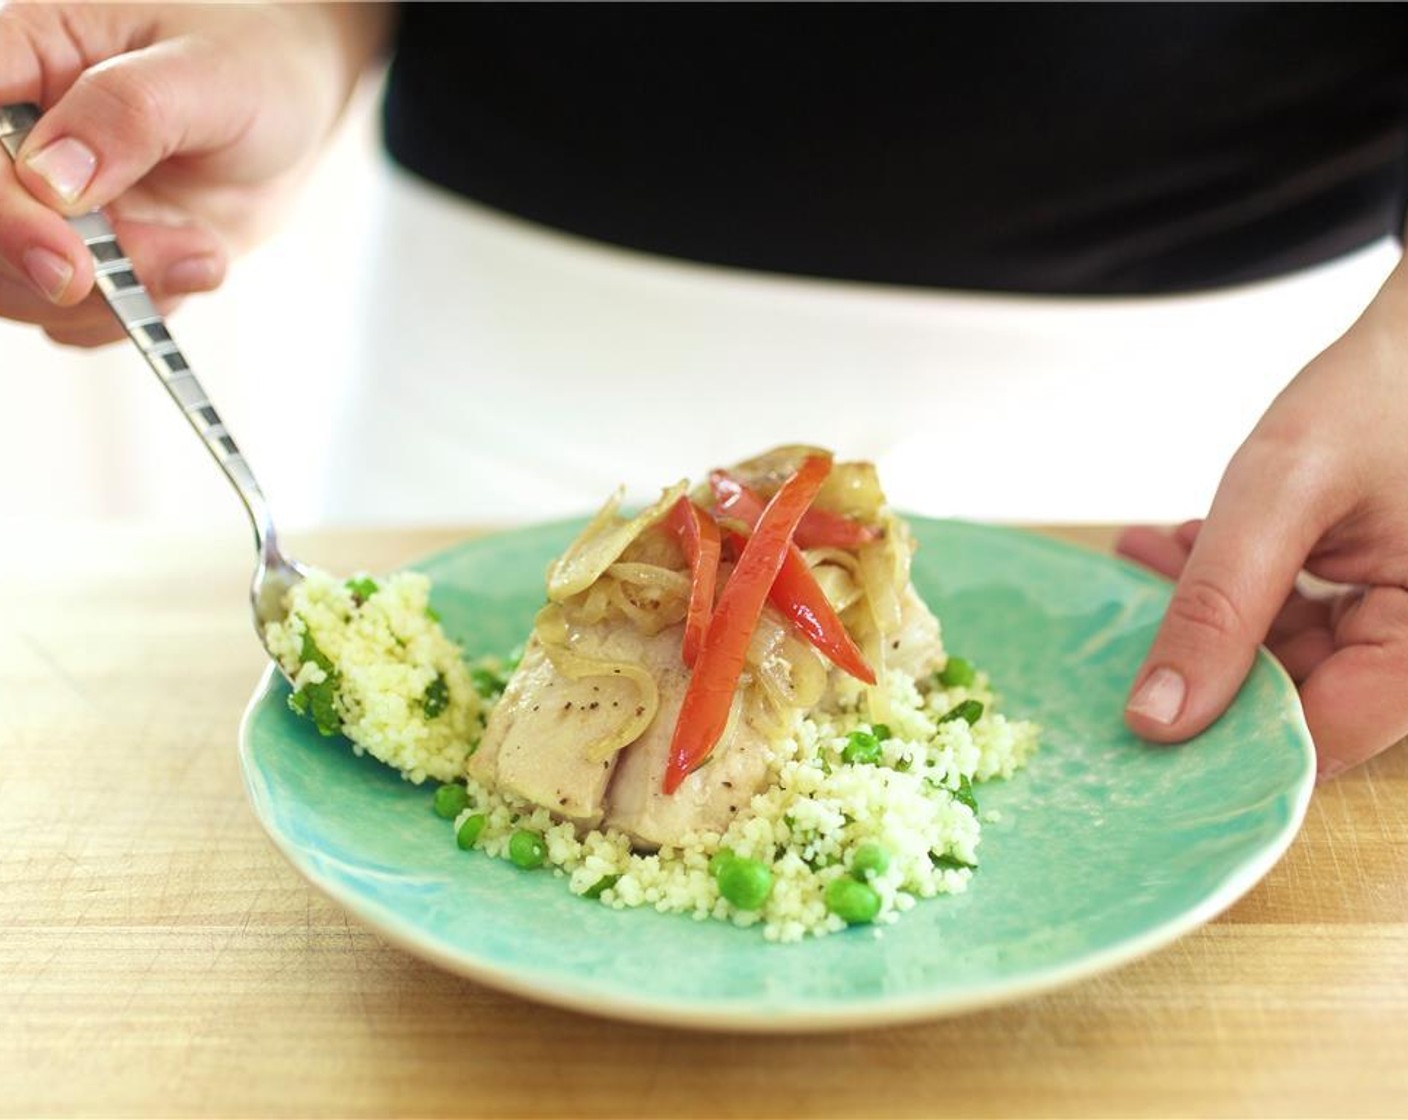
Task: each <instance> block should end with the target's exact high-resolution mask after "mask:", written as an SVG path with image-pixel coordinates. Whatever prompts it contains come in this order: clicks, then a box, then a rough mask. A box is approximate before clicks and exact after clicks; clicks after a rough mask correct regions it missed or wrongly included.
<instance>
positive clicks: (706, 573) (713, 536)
mask: <svg viewBox="0 0 1408 1120" xmlns="http://www.w3.org/2000/svg"><path fill="white" fill-rule="evenodd" d="M670 528H671V529H673V530H674V532H675V535H676V536H678V537H679V539H680V547H681V548H682V549H684V555H685V559H686V560H688V561H689V613H688V614H687V615H686V616H685V620H684V663H685V664H686V665H688V666H689V667H690V668H691V669H692V668H694V662H695V660H696V658H697V657H698V656H699V647H700V645H702V644H703V642H704V633H705V630H706V629H707V627H708V625H709V615H710V614H712V613H713V610H714V583H715V581H716V580H717V579H718V575H719V548H720V544H719V523H718V522H717V521H715V520H714V519H713V518H712V517H710V516H709V514H707V513H706V512H705V511H704V510H702V509H700V508H699V507H698V506H697V505H695V504H694V503H693V502H691V501H690V500H689V499H688V498H685V497H682V498H680V500H679V501H677V502H676V503H675V504H674V506H673V507H672V508H671V510H670Z"/></svg>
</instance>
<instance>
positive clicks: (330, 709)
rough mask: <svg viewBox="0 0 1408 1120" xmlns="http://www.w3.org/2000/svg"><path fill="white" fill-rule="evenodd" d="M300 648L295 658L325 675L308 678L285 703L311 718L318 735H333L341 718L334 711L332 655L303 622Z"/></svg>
mask: <svg viewBox="0 0 1408 1120" xmlns="http://www.w3.org/2000/svg"><path fill="white" fill-rule="evenodd" d="M304 627H305V628H304V631H303V647H302V649H300V650H299V653H298V659H299V660H300V661H301V662H302V663H303V664H305V665H307V664H309V663H311V664H314V665H316V666H318V668H320V669H321V670H322V671H323V672H324V673H325V674H326V675H325V676H324V677H323V679H322V680H320V681H317V682H316V683H315V682H312V681H310V682H309V683H307V684H305V685H303V686H302V687H301V688H299V689H298V691H297V692H295V693H294V694H293V695H292V696H290V697H289V698H288V706H289V707H290V708H292V709H293V710H294V711H295V712H297V713H298V714H299V715H301V716H307V717H308V718H309V719H311V720H312V721H313V725H314V726H315V727H316V728H317V729H318V734H319V735H325V736H333V735H336V734H337V733H338V732H339V731H341V730H342V717H341V716H340V715H338V713H337V688H338V684H339V683H340V677H339V675H338V672H337V670H336V669H335V668H334V667H333V663H332V658H330V657H329V656H328V655H327V654H325V653H324V652H323V651H322V650H321V649H319V648H318V643H317V642H316V641H314V639H313V634H312V632H311V631H309V630H308V629H307V623H306V622H305V623H304Z"/></svg>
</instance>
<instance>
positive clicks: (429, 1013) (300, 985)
mask: <svg viewBox="0 0 1408 1120" xmlns="http://www.w3.org/2000/svg"><path fill="white" fill-rule="evenodd" d="M6 535H7V537H8V538H9V539H8V540H7V541H6V549H5V553H6V555H5V557H4V559H3V561H0V767H3V769H0V928H3V936H0V1114H3V1115H7V1116H32V1115H104V1116H119V1115H120V1116H133V1115H136V1116H152V1115H170V1116H186V1115H215V1116H250V1115H328V1114H336V1115H347V1116H354V1115H355V1116H361V1115H383V1116H407V1117H410V1116H428V1115H451V1114H460V1113H465V1114H488V1115H498V1116H514V1115H555V1116H580V1117H597V1116H625V1115H630V1116H665V1115H686V1114H688V1115H708V1116H752V1115H784V1114H786V1115H793V1114H807V1115H813V1114H815V1115H851V1116H874V1115H936V1114H950V1113H958V1114H965V1115H1000V1114H1003V1115H1005V1114H1012V1113H1018V1114H1033V1115H1035V1114H1042V1115H1054V1114H1059V1115H1075V1116H1094V1115H1121V1116H1131V1115H1147V1114H1155V1115H1169V1114H1179V1115H1192V1114H1196V1115H1208V1116H1212V1115H1256V1116H1302V1115H1304V1116H1310V1115H1316V1116H1328V1115H1349V1114H1354V1115H1367V1114H1375V1115H1386V1114H1397V1115H1404V1114H1408V752H1405V749H1404V748H1403V747H1401V746H1400V747H1399V748H1397V749H1396V750H1394V751H1392V752H1390V753H1389V754H1388V755H1386V756H1384V757H1382V758H1380V759H1379V760H1378V761H1376V762H1374V763H1373V764H1371V765H1369V766H1367V767H1365V768H1363V769H1361V770H1359V771H1357V772H1355V773H1352V774H1350V775H1348V776H1347V777H1345V778H1343V779H1341V780H1340V781H1338V782H1335V783H1334V784H1332V785H1330V786H1328V787H1324V788H1322V789H1320V790H1318V791H1317V793H1316V796H1315V798H1314V801H1313V802H1312V804H1311V807H1310V813H1309V817H1308V819H1307V821H1306V824H1305V828H1304V830H1303V831H1302V832H1301V834H1300V836H1299V838H1298V839H1297V840H1296V842H1295V844H1294V845H1293V847H1292V848H1291V850H1290V852H1289V854H1288V855H1287V856H1286V858H1285V859H1284V860H1283V861H1282V862H1281V863H1280V865H1279V866H1277V867H1276V868H1275V869H1274V870H1273V871H1272V872H1271V873H1270V875H1268V876H1267V877H1266V879H1265V880H1264V881H1263V882H1262V883H1261V884H1260V885H1259V886H1258V887H1257V888H1256V889H1255V890H1253V891H1252V892H1251V894H1250V895H1248V896H1247V897H1246V898H1245V899H1244V900H1243V901H1241V902H1240V903H1238V904H1237V905H1236V906H1234V907H1233V908H1232V909H1231V910H1230V911H1229V912H1228V913H1226V914H1225V915H1223V916H1222V917H1221V918H1220V919H1218V920H1217V921H1215V922H1213V923H1212V924H1211V925H1209V926H1207V927H1205V928H1204V929H1202V930H1201V931H1199V932H1197V933H1195V934H1193V935H1191V936H1189V937H1185V938H1184V939H1182V940H1181V941H1179V942H1177V943H1176V944H1174V945H1173V946H1172V947H1170V948H1167V949H1165V950H1163V951H1161V952H1159V953H1157V954H1155V955H1154V956H1152V957H1149V958H1146V959H1144V960H1142V961H1139V962H1137V963H1134V964H1132V965H1129V966H1127V967H1125V968H1123V969H1120V970H1119V971H1117V972H1114V973H1111V974H1108V975H1106V976H1103V977H1100V978H1097V979H1094V980H1091V981H1088V982H1085V983H1082V984H1079V985H1077V986H1075V987H1072V988H1069V989H1066V990H1063V991H1059V992H1057V993H1054V994H1051V995H1048V996H1045V997H1043V998H1040V999H1035V1000H1032V1001H1030V1002H1027V1003H1022V1004H1017V1005H1014V1006H1010V1007H1005V1008H1001V1009H997V1010H992V1011H987V1012H982V1013H978V1014H972V1015H968V1016H964V1017H961V1018H956V1019H951V1020H946V1021H939V1022H934V1023H930V1024H922V1025H915V1026H906V1027H902V1028H893V1029H886V1030H876V1031H869V1032H855V1033H849V1034H837V1035H821V1036H795V1037H753V1036H742V1035H738V1036H730V1035H708V1034H691V1033H688V1032H683V1031H675V1030H665V1029H652V1028H649V1027H644V1026H633V1025H625V1024H617V1023H611V1022H607V1021H600V1020H596V1019H592V1018H589V1017H585V1016H582V1015H577V1014H572V1013H569V1012H564V1011H558V1010H553V1009H550V1008H545V1007H540V1006H536V1005H534V1004H531V1003H526V1002H523V1001H521V1000H519V999H516V998H513V997H510V996H505V995H500V994H498V993H497V992H494V991H490V990H488V989H485V988H482V987H479V986H477V985H475V984H473V983H470V982H469V981H465V980H460V979H457V978H456V977H453V976H450V975H447V974H445V973H443V972H440V971H438V970H437V969H435V968H433V967H431V966H430V965H426V964H422V963H420V962H419V961H418V960H415V959H413V958H411V957H408V956H406V955H405V954H403V953H401V952H399V951H398V950H396V949H392V948H390V947H388V946H386V945H384V944H383V943H381V942H380V941H379V940H378V939H377V938H376V937H375V936H374V935H372V934H371V933H369V932H367V931H365V930H363V929H361V928H359V927H358V926H356V925H354V924H353V923H351V922H350V921H349V920H348V919H347V918H345V917H344V916H343V914H342V912H341V911H339V910H338V909H337V908H336V907H334V906H333V905H332V904H330V903H328V902H326V901H324V899H323V898H322V897H321V896H320V895H318V894H316V893H315V892H314V891H312V890H311V889H310V888H309V887H308V886H306V885H305V884H304V882H303V881H302V880H301V879H300V878H299V877H298V876H297V875H296V874H295V873H294V872H293V871H292V870H291V869H290V868H289V867H288V866H287V865H286V864H285V863H284V861H283V859H282V858H281V857H280V856H279V855H278V854H277V853H276V852H275V851H274V849H273V847H272V846H271V845H270V844H269V842H268V841H267V840H266V839H265V837H264V835H263V833H262V832H261V831H260V829H259V827H258V826H257V825H256V824H255V821H254V817H253V815H252V813H251V811H250V809H249V807H248V805H247V804H246V802H245V795H244V792H243V790H242V787H241V782H240V778H239V774H238V769H237V762H236V752H235V749H234V743H235V735H236V727H237V724H238V722H239V718H240V713H241V710H242V709H243V706H244V703H245V700H246V699H247V697H248V695H249V694H250V692H251V690H252V688H253V686H254V683H255V681H256V680H257V679H258V676H259V673H260V669H261V667H262V660H261V658H262V652H261V650H260V648H259V646H258V645H257V644H256V642H255V640H254V635H253V633H252V631H251V630H250V624H249V618H248V614H247V609H246V607H245V600H244V594H245V583H246V580H247V578H248V574H249V570H250V555H251V550H250V545H249V540H248V539H247V535H246V534H245V533H244V532H243V531H242V527H240V526H231V527H230V528H229V530H228V531H227V532H222V533H221V534H219V535H217V536H215V537H208V538H206V539H203V540H201V539H196V538H194V537H191V536H189V535H187V536H180V535H171V534H168V535H162V534H158V533H155V532H151V531H137V530H132V529H120V528H113V527H108V528H97V527H89V528H77V529H68V530H46V531H44V532H42V533H40V532H35V533H32V534H30V535H29V536H28V540H29V541H30V550H29V552H28V554H27V555H26V554H24V553H18V554H17V551H18V546H17V543H16V542H17V541H20V540H22V539H24V538H22V537H21V536H20V535H19V534H18V533H13V532H11V533H7V534H6ZM1064 535H1066V536H1068V537H1071V538H1073V539H1076V540H1079V541H1082V542H1085V543H1088V544H1092V545H1094V546H1096V547H1104V546H1107V545H1108V541H1109V534H1108V532H1104V531H1101V530H1066V531H1065V534H1064ZM456 536H457V534H454V533H448V532H437V533H431V532H417V533H403V534H388V533H344V534H316V535H308V536H305V537H304V538H301V539H296V540H295V541H294V542H293V544H294V546H295V551H296V552H297V553H298V554H299V555H300V556H305V557H306V558H308V559H311V560H314V561H315V562H318V563H320V564H324V565H327V566H329V567H332V568H336V569H350V568H352V567H357V566H365V567H370V568H374V569H378V568H380V569H385V568H389V567H392V566H394V565H396V564H397V563H400V562H403V561H406V560H409V559H411V558H414V557H415V556H417V555H419V554H421V553H423V552H426V551H428V550H430V549H431V548H433V547H437V546H439V545H442V544H445V543H448V542H450V541H451V540H453V539H455V538H456Z"/></svg>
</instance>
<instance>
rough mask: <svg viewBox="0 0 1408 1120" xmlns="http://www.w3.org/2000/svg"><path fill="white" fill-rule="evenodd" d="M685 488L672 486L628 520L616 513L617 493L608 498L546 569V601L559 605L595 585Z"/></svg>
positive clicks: (619, 504)
mask: <svg viewBox="0 0 1408 1120" xmlns="http://www.w3.org/2000/svg"><path fill="white" fill-rule="evenodd" d="M688 485H689V484H688V483H687V482H677V483H675V485H674V486H671V487H670V488H669V489H668V490H666V491H664V493H662V494H661V495H660V500H659V501H657V502H656V503H655V504H654V505H651V506H647V507H646V508H645V509H643V510H641V511H640V512H639V513H638V514H636V515H635V516H634V517H632V518H630V519H629V520H627V519H625V518H623V517H621V516H619V515H618V513H617V510H619V509H620V507H621V491H620V490H618V491H616V493H615V494H613V495H611V497H610V499H609V500H608V501H607V503H606V504H605V505H604V506H602V507H601V510H600V511H599V512H598V513H597V515H596V516H595V517H593V518H592V520H591V522H590V524H588V525H587V527H586V528H585V529H583V530H582V532H581V534H580V535H579V536H578V537H577V539H576V540H574V541H573V542H572V543H571V544H570V545H568V546H567V551H566V552H564V553H563V554H562V555H561V556H559V557H558V558H557V560H556V561H555V562H554V563H553V565H552V567H551V568H549V569H548V598H549V599H550V600H551V601H552V602H554V603H560V602H562V601H563V600H564V599H570V598H571V597H572V596H573V595H576V594H577V593H578V592H581V591H585V590H586V589H587V588H588V587H590V586H591V585H592V584H593V583H595V582H596V581H597V580H598V579H599V578H600V577H601V574H602V573H603V572H605V571H606V569H607V568H609V567H611V565H612V564H614V563H615V562H616V561H617V560H618V559H620V556H621V553H623V552H625V551H626V549H627V547H628V546H629V545H630V543H631V542H632V541H633V540H635V539H636V537H638V536H640V534H641V533H643V532H644V531H645V530H646V529H648V528H649V527H650V526H651V525H654V524H655V523H656V522H657V521H659V520H660V519H661V518H662V517H664V516H665V515H666V514H667V513H669V512H670V507H671V506H672V505H674V504H675V502H676V501H677V500H678V499H679V496H680V495H681V494H683V493H684V492H685V490H686V489H687V488H688Z"/></svg>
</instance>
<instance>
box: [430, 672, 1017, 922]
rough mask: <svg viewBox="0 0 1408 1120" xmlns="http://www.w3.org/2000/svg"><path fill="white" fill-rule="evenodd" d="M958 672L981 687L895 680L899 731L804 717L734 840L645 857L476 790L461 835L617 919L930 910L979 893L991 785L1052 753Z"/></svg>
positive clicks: (852, 719) (459, 823) (973, 676)
mask: <svg viewBox="0 0 1408 1120" xmlns="http://www.w3.org/2000/svg"><path fill="white" fill-rule="evenodd" d="M950 667H951V669H952V670H953V671H952V672H950V673H949V678H950V679H951V680H953V681H963V682H965V683H961V684H959V683H954V684H945V683H943V676H944V674H943V673H940V674H938V675H937V676H936V677H935V678H933V679H932V680H930V681H925V682H915V681H914V680H913V679H912V678H909V677H906V676H904V675H902V674H898V673H895V674H891V676H890V678H889V681H890V693H891V707H890V723H889V724H887V725H883V726H877V725H875V724H873V723H871V722H869V721H868V720H866V719H864V718H863V717H862V716H861V714H860V713H859V711H852V712H850V713H847V714H841V715H837V716H832V717H828V718H818V719H811V718H809V719H806V720H803V721H802V723H801V726H800V729H799V733H798V734H797V735H795V736H794V737H792V738H789V739H787V740H785V741H783V742H782V743H780V744H778V745H777V749H776V752H775V755H774V757H773V758H772V760H771V767H770V769H771V780H770V781H769V783H768V788H767V789H765V790H764V791H763V792H762V793H760V794H757V795H755V796H754V797H753V798H752V799H751V801H750V803H749V804H748V805H746V806H745V807H743V808H742V809H741V810H740V812H739V813H738V815H737V816H736V817H735V818H734V820H733V822H732V823H731V824H730V825H729V827H728V828H727V830H726V831H725V832H723V833H722V834H719V833H703V834H699V835H696V836H693V837H690V838H688V840H687V842H685V843H683V844H681V845H679V846H676V847H666V848H661V849H660V850H659V851H657V852H651V853H641V852H636V851H634V850H633V847H632V843H631V839H630V837H628V836H627V835H625V834H624V833H622V832H620V831H618V830H615V829H605V830H601V829H592V830H590V831H588V832H586V833H585V834H579V831H578V830H577V829H575V828H574V827H573V826H572V825H571V824H570V823H567V822H564V821H559V820H556V819H554V818H553V816H552V815H551V814H550V813H549V812H548V811H547V810H546V809H543V808H541V807H539V806H534V805H531V804H527V803H525V802H522V801H520V800H517V799H515V798H512V797H509V796H506V795H504V794H503V793H501V792H499V791H495V790H492V789H488V788H485V787H484V786H482V785H480V784H479V783H477V782H475V781H474V780H473V779H470V780H469V781H468V786H467V790H466V794H467V797H466V800H465V803H464V806H463V808H461V809H460V811H459V813H458V814H457V816H456V818H455V822H454V823H455V828H456V832H457V835H458V836H459V837H461V838H462V846H466V847H477V848H480V849H482V850H483V851H485V852H487V853H488V854H489V855H491V856H495V857H502V858H505V859H511V860H513V862H515V863H519V864H520V865H521V866H530V867H537V866H544V867H548V868H551V869H553V871H554V872H555V873H557V874H559V875H562V876H564V877H566V878H567V880H568V887H569V888H570V889H571V890H572V891H573V892H574V893H576V894H579V895H586V896H588V897H592V898H599V899H600V901H601V902H602V903H604V904H605V905H607V906H611V907H615V908H617V909H626V908H629V907H636V906H649V907H652V908H654V909H656V910H661V911H669V912H674V913H681V914H689V915H692V916H693V917H695V918H697V919H705V918H719V919H723V920H726V921H731V922H733V923H734V924H736V925H739V926H752V925H761V926H762V932H763V936H764V937H766V938H767V939H769V940H773V941H797V940H800V939H802V938H804V937H806V936H808V935H821V934H827V933H833V932H836V931H838V930H841V929H845V928H846V926H847V925H848V924H860V923H864V922H873V923H879V924H886V923H890V922H893V921H895V920H897V919H898V917H899V916H900V915H901V914H903V913H904V911H906V910H908V909H910V908H911V907H912V906H913V905H914V904H915V902H916V901H917V900H918V899H921V898H932V897H934V896H936V895H940V894H953V893H956V892H959V891H962V890H965V889H966V888H967V886H968V881H969V879H970V878H971V877H972V874H973V871H974V870H975V869H976V868H977V866H978V861H979V852H978V847H979V839H980V831H981V823H980V813H979V811H978V804H977V797H976V794H975V786H977V785H978V784H979V783H981V782H984V781H987V780H989V779H994V778H1006V777H1010V776H1011V775H1012V774H1013V773H1014V772H1015V771H1016V770H1017V769H1018V768H1019V767H1020V766H1021V765H1022V764H1023V763H1024V762H1025V761H1026V759H1027V758H1028V756H1029V755H1030V754H1031V752H1032V751H1033V750H1034V749H1035V747H1036V742H1037V731H1036V727H1035V725H1033V724H1032V723H1030V722H1026V721H1009V720H1008V719H1007V718H1006V717H1005V716H1003V715H1001V714H999V713H997V712H995V711H993V703H994V699H995V698H994V696H993V692H992V689H991V686H990V683H989V681H988V679H987V675H986V674H984V673H982V672H974V671H972V670H971V667H969V666H968V665H967V663H966V662H962V661H960V660H959V659H957V658H953V659H951V660H950ZM955 713H956V714H955ZM970 719H971V720H972V722H970ZM515 838H517V839H516V840H515ZM515 845H516V849H515ZM729 861H733V862H734V863H735V867H734V869H733V870H734V872H735V877H736V878H738V879H739V880H740V884H739V886H740V888H741V891H742V893H743V895H744V897H743V901H744V902H745V903H746V902H748V901H750V899H749V898H748V897H747V892H748V890H749V889H750V888H751V889H753V890H754V891H755V892H756V893H758V894H763V895H764V898H763V901H762V903H761V905H759V906H756V907H747V908H745V907H743V906H739V905H737V904H735V903H734V902H730V901H729V899H728V898H726V897H724V894H723V893H722V891H721V882H720V877H721V872H723V871H724V865H726V864H727V863H728V862H729ZM750 880H751V881H750ZM765 886H766V890H764V887H765ZM861 888H869V889H868V891H867V890H863V889H861ZM843 914H844V915H846V916H845V917H843V916H842V915H843ZM848 919H849V920H848Z"/></svg>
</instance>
